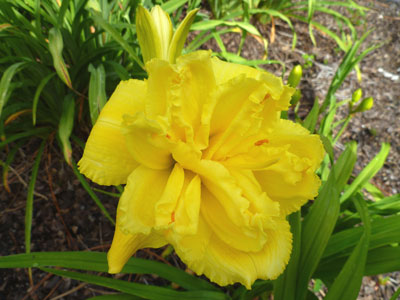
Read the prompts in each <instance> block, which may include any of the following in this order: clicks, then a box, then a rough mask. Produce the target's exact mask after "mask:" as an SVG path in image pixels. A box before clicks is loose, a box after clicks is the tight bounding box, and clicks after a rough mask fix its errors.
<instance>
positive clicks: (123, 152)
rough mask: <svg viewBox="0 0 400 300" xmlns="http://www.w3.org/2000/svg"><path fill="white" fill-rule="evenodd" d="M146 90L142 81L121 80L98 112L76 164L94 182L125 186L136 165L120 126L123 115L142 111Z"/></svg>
mask: <svg viewBox="0 0 400 300" xmlns="http://www.w3.org/2000/svg"><path fill="white" fill-rule="evenodd" d="M146 89H147V87H146V83H145V82H143V81H138V80H133V79H132V80H128V81H121V83H120V84H119V85H118V87H117V89H116V90H115V92H114V93H113V95H112V96H111V98H110V100H109V101H108V102H107V103H106V105H105V106H104V108H103V110H102V111H101V113H100V115H99V117H98V119H97V122H96V124H95V125H94V127H93V129H92V131H91V133H90V136H89V139H88V141H87V142H86V146H85V151H84V153H83V156H82V159H81V160H80V161H79V163H78V165H79V170H80V171H81V173H82V174H84V175H85V176H87V177H88V178H90V179H91V180H93V181H94V182H96V183H98V184H101V185H118V184H124V183H126V180H127V178H128V176H129V174H130V173H132V171H133V170H134V169H135V168H136V167H137V166H138V164H137V162H136V161H135V160H134V159H133V157H132V156H131V155H130V153H129V151H128V148H127V146H126V143H125V138H124V136H123V135H122V132H121V128H122V126H121V124H122V120H123V115H124V114H135V113H136V112H137V111H140V110H143V107H144V96H145V93H146Z"/></svg>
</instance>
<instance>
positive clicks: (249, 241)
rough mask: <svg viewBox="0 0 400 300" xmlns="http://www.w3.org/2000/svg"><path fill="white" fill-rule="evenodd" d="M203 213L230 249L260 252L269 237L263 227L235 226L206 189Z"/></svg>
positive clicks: (213, 229)
mask: <svg viewBox="0 0 400 300" xmlns="http://www.w3.org/2000/svg"><path fill="white" fill-rule="evenodd" d="M201 213H202V216H203V217H204V219H205V221H206V222H207V224H208V225H209V226H210V228H211V230H212V231H213V232H214V233H215V234H216V235H217V236H218V238H219V239H220V240H222V241H224V242H225V243H226V244H227V245H229V247H232V248H235V249H237V250H242V251H260V250H261V249H262V248H263V246H264V244H265V242H266V241H267V236H266V234H265V232H264V231H263V229H262V228H261V226H259V227H258V228H257V227H255V228H249V227H247V226H246V227H245V226H238V225H236V224H234V223H233V222H232V221H231V220H230V219H229V217H228V215H227V214H226V212H225V210H224V207H223V206H222V205H221V204H220V203H219V201H218V200H217V199H216V198H215V197H214V196H213V195H212V194H211V193H210V192H209V191H208V190H207V189H206V188H203V189H202V203H201Z"/></svg>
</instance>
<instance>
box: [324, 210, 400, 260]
mask: <svg viewBox="0 0 400 300" xmlns="http://www.w3.org/2000/svg"><path fill="white" fill-rule="evenodd" d="M399 232H400V215H393V216H390V217H386V218H378V219H374V220H373V221H372V233H371V238H370V243H369V247H370V248H372V249H373V248H378V247H382V246H384V245H388V244H393V243H399V242H400V235H399V234H398V233H399ZM362 233H363V228H362V227H354V228H350V229H346V230H342V231H340V232H338V233H335V234H334V235H332V237H331V238H330V240H329V243H328V246H327V247H326V250H325V252H324V255H323V257H324V258H325V257H326V258H328V257H330V256H333V255H336V254H341V255H344V254H348V253H349V250H350V249H351V248H352V247H354V246H355V245H356V244H357V243H358V241H359V240H360V238H361V236H362Z"/></svg>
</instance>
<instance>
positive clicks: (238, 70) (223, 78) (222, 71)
mask: <svg viewBox="0 0 400 300" xmlns="http://www.w3.org/2000/svg"><path fill="white" fill-rule="evenodd" d="M212 64H213V69H214V75H215V80H216V82H217V85H220V84H223V83H226V82H228V81H230V80H231V79H232V78H234V77H237V76H240V75H242V74H244V75H245V77H249V78H256V77H257V76H258V75H259V74H260V71H259V70H257V69H255V68H251V67H248V66H244V65H240V64H233V63H229V62H225V61H222V60H220V59H218V58H216V57H214V58H212Z"/></svg>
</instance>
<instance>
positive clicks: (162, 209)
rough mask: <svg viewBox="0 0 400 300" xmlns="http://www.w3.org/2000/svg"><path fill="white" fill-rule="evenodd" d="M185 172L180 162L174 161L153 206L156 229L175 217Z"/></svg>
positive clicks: (165, 225) (168, 223) (164, 225)
mask: <svg viewBox="0 0 400 300" xmlns="http://www.w3.org/2000/svg"><path fill="white" fill-rule="evenodd" d="M184 180H185V172H184V170H183V168H182V167H181V165H180V164H178V163H176V164H175V165H174V168H173V169H172V172H171V174H170V176H169V178H168V181H167V185H166V186H165V189H164V192H163V194H162V196H161V198H160V200H159V201H158V202H157V203H156V206H155V225H156V228H157V229H162V228H166V227H168V225H170V224H171V223H172V222H173V220H174V218H175V213H174V211H175V208H176V205H177V203H178V198H179V196H180V195H181V191H182V188H183V183H184Z"/></svg>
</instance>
